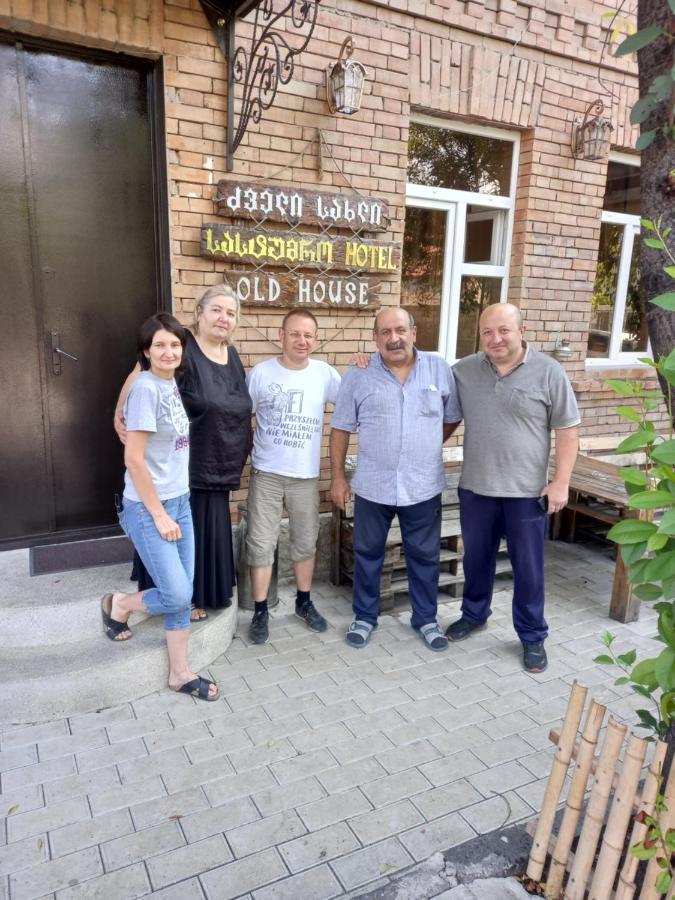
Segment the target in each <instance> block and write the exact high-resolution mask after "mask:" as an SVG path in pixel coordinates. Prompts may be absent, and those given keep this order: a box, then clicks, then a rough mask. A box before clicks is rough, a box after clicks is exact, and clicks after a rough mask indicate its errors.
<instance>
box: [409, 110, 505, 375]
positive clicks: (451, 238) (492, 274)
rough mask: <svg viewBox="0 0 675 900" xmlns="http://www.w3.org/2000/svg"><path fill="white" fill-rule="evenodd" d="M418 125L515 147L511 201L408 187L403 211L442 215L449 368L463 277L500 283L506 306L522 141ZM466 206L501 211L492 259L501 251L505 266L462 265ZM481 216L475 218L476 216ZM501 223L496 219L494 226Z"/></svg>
mask: <svg viewBox="0 0 675 900" xmlns="http://www.w3.org/2000/svg"><path fill="white" fill-rule="evenodd" d="M411 121H413V122H414V123H415V124H417V125H430V126H431V127H433V128H442V129H444V130H446V131H459V132H463V133H464V134H476V135H480V136H482V137H491V138H496V139H497V140H500V141H510V142H511V143H512V144H513V153H512V158H511V179H510V194H509V196H503V195H496V194H473V193H471V192H470V191H458V190H454V189H452V188H441V187H429V186H428V185H422V184H414V183H413V182H408V183H407V184H406V207H408V206H411V207H417V208H421V209H437V210H442V211H444V212H445V213H446V231H445V247H444V251H443V280H442V283H441V309H440V321H439V327H438V332H439V333H438V352H439V353H440V354H441V355H442V356H443V357H445V359H446V360H447V361H448V362H449V363H454V362H455V361H456V358H457V357H456V355H455V354H456V349H457V331H458V326H459V307H460V303H459V297H460V288H461V283H462V276H465V275H475V276H477V277H483V278H501V279H502V285H501V292H500V297H499V300H500V303H506V300H507V296H508V289H509V262H510V259H511V243H512V239H513V220H514V211H515V205H516V203H515V195H516V182H517V178H518V158H519V153H520V135H519V134H518V132H514V131H502V130H501V129H499V128H491V127H489V126H484V125H469V124H467V123H465V122H448V121H446V120H439V119H437V118H435V117H433V116H422V115H416V116H413V117H412V118H411ZM468 206H480V207H486V208H487V210H486V212H485V214H489V213H488V211H489V210H490V209H494V210H505V211H506V216H505V219H506V221H505V223H504V228H503V229H502V228H501V227H495V229H494V231H493V236H492V238H493V254H494V249H495V247H496V246H498V244H497V242H499V244H501V245H502V246H503V248H504V250H503V259H504V265H500V266H497V265H492V264H483V263H465V262H464V242H465V238H466V234H465V232H466V216H467V207H468ZM483 214H484V212H483V210H481V212H480V213H474V214H473V215H476V216H480V215H483ZM498 222H499V219H497V222H496V223H495V224H497V223H498Z"/></svg>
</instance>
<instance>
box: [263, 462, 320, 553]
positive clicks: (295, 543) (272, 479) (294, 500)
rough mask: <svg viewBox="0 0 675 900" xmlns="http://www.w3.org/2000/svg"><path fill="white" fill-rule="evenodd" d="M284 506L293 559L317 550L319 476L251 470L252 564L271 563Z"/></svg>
mask: <svg viewBox="0 0 675 900" xmlns="http://www.w3.org/2000/svg"><path fill="white" fill-rule="evenodd" d="M284 505H285V506H286V511H287V513H288V525H289V533H290V544H291V559H292V560H293V562H300V561H301V560H303V559H311V558H312V557H313V556H314V554H315V553H316V540H317V538H318V536H319V479H318V478H290V477H289V476H287V475H273V474H272V473H271V472H261V471H260V470H259V469H251V480H250V482H249V486H248V522H247V531H246V555H247V558H248V564H249V565H250V566H254V567H258V566H271V565H272V563H273V562H274V550H275V548H276V546H277V541H278V540H279V529H280V527H281V518H282V516H283V511H284Z"/></svg>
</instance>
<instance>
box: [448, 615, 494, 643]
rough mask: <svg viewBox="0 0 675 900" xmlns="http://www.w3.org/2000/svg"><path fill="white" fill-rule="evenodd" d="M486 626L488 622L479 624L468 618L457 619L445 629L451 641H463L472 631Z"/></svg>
mask: <svg viewBox="0 0 675 900" xmlns="http://www.w3.org/2000/svg"><path fill="white" fill-rule="evenodd" d="M485 627H486V623H485V622H483V624H482V625H477V624H476V623H475V622H469V620H468V619H464V618H462V619H457V621H456V622H453V623H452V625H450V626H448V628H446V630H445V636H446V638H447V639H448V640H449V641H463V640H464V639H465V638H468V636H469V635H470V634H471V632H472V631H480V630H481V629H483V628H485Z"/></svg>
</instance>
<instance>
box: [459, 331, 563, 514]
mask: <svg viewBox="0 0 675 900" xmlns="http://www.w3.org/2000/svg"><path fill="white" fill-rule="evenodd" d="M453 371H454V374H455V383H456V385H457V392H458V394H459V401H460V403H461V404H462V411H463V413H464V428H465V433H464V463H463V466H462V475H461V478H460V482H459V485H460V487H463V488H466V489H467V490H470V491H473V492H474V493H476V494H485V495H487V496H488V497H537V496H539V494H540V492H541V490H542V488H543V487H545V486H546V484H547V481H548V460H549V455H550V452H551V430H552V429H557V428H570V427H572V426H573V425H578V424H579V421H580V418H579V409H578V407H577V401H576V399H575V397H574V392H573V390H572V385H571V384H570V382H569V379H568V377H567V375H566V373H565V370H564V369H563V367H562V366H561V365H560V364H559V363H557V362H556V361H555V360H554V359H551V358H550V357H549V356H546V354H544V353H539V352H538V351H537V350H532V349H530V348H529V347H526V351H525V357H524V358H523V360H522V362H520V363H519V364H518V365H517V366H516V368H515V369H511V371H510V372H508V374H506V375H499V374H498V373H497V370H496V369H495V368H494V366H493V365H492V363H491V362H490V360H489V359H488V358H487V357H486V356H485V354H484V353H474V354H473V355H472V356H467V357H465V358H464V359H460V360H459V361H458V362H457V363H455V366H454V368H453Z"/></svg>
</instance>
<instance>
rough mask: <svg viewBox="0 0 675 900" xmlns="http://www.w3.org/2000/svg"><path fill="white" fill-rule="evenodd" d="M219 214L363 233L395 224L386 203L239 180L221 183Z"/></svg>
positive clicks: (218, 197) (369, 198) (337, 193)
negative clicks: (330, 226)
mask: <svg viewBox="0 0 675 900" xmlns="http://www.w3.org/2000/svg"><path fill="white" fill-rule="evenodd" d="M216 212H217V214H218V215H219V216H227V217H229V218H236V219H253V221H255V222H263V221H267V222H286V223H290V224H293V225H297V224H299V223H302V224H304V225H332V226H334V227H336V228H352V229H362V230H363V231H386V230H387V229H388V228H389V225H390V222H391V219H390V216H389V207H388V205H387V203H385V201H384V200H378V199H373V198H371V197H362V196H360V195H359V194H341V193H339V192H337V191H335V192H333V193H330V192H328V191H309V190H303V189H300V188H297V189H290V190H289V189H288V188H286V187H280V186H279V185H270V184H246V183H244V184H240V183H238V182H235V181H219V182H218V193H217V195H216Z"/></svg>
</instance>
